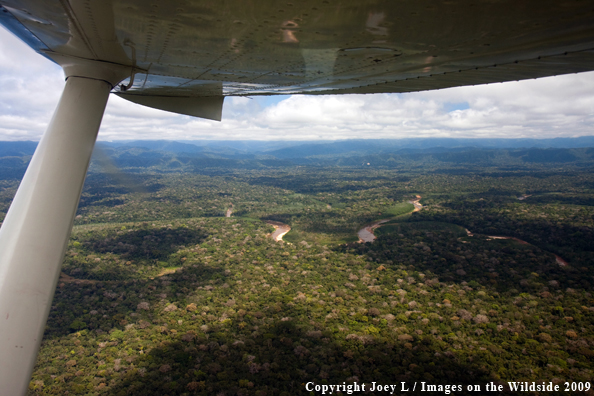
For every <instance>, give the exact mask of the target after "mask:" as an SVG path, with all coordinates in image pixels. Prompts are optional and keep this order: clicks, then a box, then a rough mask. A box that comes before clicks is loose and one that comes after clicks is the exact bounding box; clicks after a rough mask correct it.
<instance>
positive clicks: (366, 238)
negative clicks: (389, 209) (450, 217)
mask: <svg viewBox="0 0 594 396" xmlns="http://www.w3.org/2000/svg"><path fill="white" fill-rule="evenodd" d="M420 200H421V196H420V195H417V199H415V200H414V201H409V202H410V203H411V204H413V205H414V206H415V208H414V210H413V212H418V211H419V210H421V209H423V205H421V203H420V202H419V201H420ZM392 219H393V218H389V219H382V220H378V221H376V222H374V223H371V224H369V225H366V226H365V227H363V228H361V229H360V230H359V231H358V232H357V236H358V237H359V243H365V242H373V241H375V240H376V239H377V237H376V236H375V234H374V233H373V231H374V230H375V229H377V228H379V227H381V226H382V224H384V223H387V222H388V221H390V220H392Z"/></svg>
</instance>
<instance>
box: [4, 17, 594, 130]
mask: <svg viewBox="0 0 594 396" xmlns="http://www.w3.org/2000/svg"><path fill="white" fill-rule="evenodd" d="M63 86H64V77H63V75H62V72H61V70H60V68H59V67H58V66H56V65H55V64H53V63H51V62H50V61H48V60H47V59H45V58H43V57H42V56H40V55H38V54H36V53H35V52H34V51H32V50H31V49H30V48H29V47H27V46H26V45H25V44H23V43H22V42H20V41H19V40H18V39H17V38H16V37H14V36H13V35H12V34H11V33H9V32H8V31H6V30H5V29H4V28H2V27H0V140H39V138H40V137H41V135H42V134H43V132H44V130H45V128H46V126H47V124H48V122H49V120H50V119H51V116H52V113H53V110H54V108H55V106H56V104H57V103H58V100H59V97H60V94H61V91H62V88H63ZM587 135H594V73H592V72H590V73H580V74H572V75H566V76H558V77H549V78H543V79H538V80H527V81H521V82H509V83H499V84H490V85H481V86H475V87H459V88H450V89H444V90H439V91H428V92H418V93H409V94H378V95H342V96H273V97H261V96H257V97H253V98H226V100H225V107H224V109H223V121H222V122H216V121H209V120H203V119H197V118H192V117H188V116H181V115H176V114H171V113H166V112H163V111H159V110H154V109H149V108H145V107H142V106H139V105H136V104H133V103H129V102H127V101H125V100H123V99H121V98H119V97H116V96H115V95H112V97H111V98H110V100H109V103H108V105H107V109H106V112H105V116H104V118H103V124H102V126H101V130H100V133H99V140H118V139H122V140H123V139H125V140H128V139H179V140H195V139H215V140H224V139H228V140H317V139H322V140H334V139H352V138H408V137H459V138H461V137H488V138H496V137H502V138H526V137H533V138H552V137H574V136H587Z"/></svg>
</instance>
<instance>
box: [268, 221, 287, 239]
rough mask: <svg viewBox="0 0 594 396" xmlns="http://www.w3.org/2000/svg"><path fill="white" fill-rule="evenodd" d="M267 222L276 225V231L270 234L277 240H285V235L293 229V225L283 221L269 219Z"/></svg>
mask: <svg viewBox="0 0 594 396" xmlns="http://www.w3.org/2000/svg"><path fill="white" fill-rule="evenodd" d="M266 224H270V225H271V226H273V227H274V232H273V233H272V234H270V237H271V238H272V239H274V240H275V241H277V242H280V241H282V240H283V236H285V234H286V233H287V232H289V231H291V227H290V226H289V225H288V224H285V223H281V222H280V221H272V220H267V221H266Z"/></svg>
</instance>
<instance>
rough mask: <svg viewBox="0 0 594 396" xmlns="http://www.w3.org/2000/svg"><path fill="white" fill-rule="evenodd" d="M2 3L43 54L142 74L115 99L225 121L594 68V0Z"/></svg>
mask: <svg viewBox="0 0 594 396" xmlns="http://www.w3.org/2000/svg"><path fill="white" fill-rule="evenodd" d="M2 6H3V7H2V9H1V12H0V14H2V19H0V22H1V23H3V24H4V25H5V26H6V27H8V28H9V29H11V30H12V31H13V32H14V33H15V34H16V35H17V36H19V37H21V38H22V39H23V40H24V41H25V42H27V44H29V45H30V46H32V47H33V48H34V49H35V50H37V51H38V52H39V53H41V54H42V55H44V56H46V57H48V58H51V59H54V60H56V61H57V62H58V63H61V62H62V58H63V57H75V58H83V59H88V60H95V61H101V62H108V63H113V64H118V65H124V66H128V67H131V68H132V71H131V74H134V79H133V81H130V80H128V82H127V84H126V85H127V86H126V87H125V88H123V89H122V88H116V89H115V90H114V92H115V93H116V94H118V95H120V96H121V97H123V98H125V99H128V100H131V101H133V102H136V103H140V104H144V105H147V106H150V107H156V108H161V109H165V110H169V111H173V112H179V113H182V114H191V115H196V116H201V117H205V118H213V119H220V107H222V97H224V96H245V95H250V96H252V95H275V94H312V95H318V94H348V93H382V92H414V91H423V90H430V89H440V88H447V87H454V86H461V85H475V84H485V83H493V82H502V81H511V80H522V79H529V78H538V77H544V76H552V75H557V74H565V73H576V72H582V71H588V70H593V69H594V52H593V50H594V11H593V10H592V5H591V3H590V2H588V1H550V0H549V1H534V0H528V1H515V0H494V1H478V2H477V1H475V0H450V1H442V2H435V1H428V0H425V1H394V0H373V1H361V0H341V1H336V0H334V1H332V0H324V1H318V0H316V1H299V2H287V1H270V0H269V1H258V2H253V1H239V0H231V1H220V0H218V1H208V0H207V1H191V0H185V1H149V2H147V1H145V0H70V1H66V0H61V1H40V0H5V1H3V2H2ZM58 57H60V59H58ZM198 97H209V98H215V97H216V98H219V99H218V100H217V101H214V102H213V101H211V102H210V103H211V106H210V108H209V109H207V110H206V111H203V112H202V113H200V112H196V111H192V109H200V108H201V105H200V104H201V103H202V102H201V101H200V100H198V99H196V98H198ZM172 98H176V99H172ZM217 108H219V110H218V111H217Z"/></svg>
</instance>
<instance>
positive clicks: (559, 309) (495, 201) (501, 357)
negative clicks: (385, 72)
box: [0, 149, 594, 395]
mask: <svg viewBox="0 0 594 396" xmlns="http://www.w3.org/2000/svg"><path fill="white" fill-rule="evenodd" d="M582 151H584V152H585V151H587V150H585V149H584V150H582ZM495 154H496V155H495ZM495 154H494V158H497V159H498V160H501V161H504V158H516V157H513V156H510V155H509V153H499V154H498V153H495ZM526 155H528V154H526ZM447 158H450V157H447ZM535 158H536V157H535ZM538 158H540V157H538ZM538 158H537V159H538ZM535 161H536V160H535ZM512 162H513V161H512ZM404 163H405V165H406V164H408V165H410V166H403V168H401V169H397V170H395V169H389V168H385V169H369V168H365V167H311V168H309V167H292V166H287V167H285V168H275V169H247V170H246V169H243V170H242V169H237V168H223V167H221V168H216V167H213V168H210V169H209V171H208V172H204V173H205V174H197V173H195V172H188V173H175V172H173V173H169V172H165V171H163V170H161V171H157V170H158V169H157V170H156V169H155V168H151V169H148V170H146V169H145V170H144V171H142V172H140V171H138V169H136V168H135V172H136V173H132V172H130V169H127V171H128V172H129V173H127V174H126V175H124V176H121V177H112V176H109V175H106V174H102V173H93V174H92V175H90V177H89V178H88V180H87V184H86V186H85V189H84V192H83V199H82V201H81V205H80V208H79V211H78V213H77V217H76V220H75V227H74V230H73V233H72V238H71V241H70V244H69V246H68V249H67V252H66V258H65V262H64V267H63V271H64V276H63V277H62V278H61V280H60V282H59V284H58V288H57V290H56V295H55V299H54V302H53V306H52V310H51V313H50V318H49V320H48V324H47V331H46V334H45V338H44V341H43V344H42V349H41V353H40V355H39V359H38V363H37V366H36V368H35V372H34V375H33V379H32V381H31V385H30V394H31V395H63V394H66V392H68V394H88V395H176V394H180V395H194V394H197V395H217V394H225V395H235V394H236V395H294V394H302V393H305V391H304V388H303V385H302V384H303V383H306V382H309V381H314V382H316V383H319V384H342V383H343V381H346V382H347V383H350V382H354V381H357V382H359V383H361V382H366V383H370V382H372V381H375V382H377V383H385V384H395V383H399V382H400V381H407V382H410V381H425V382H427V383H433V384H485V383H486V382H491V381H492V382H495V383H502V384H503V383H505V381H540V380H544V381H547V382H549V381H554V382H556V383H563V382H564V381H566V380H567V381H590V379H591V378H592V376H593V374H594V363H593V360H592V358H593V356H594V353H593V352H592V350H593V348H594V298H593V296H592V288H593V287H594V245H593V244H594V206H592V202H594V173H592V169H591V168H588V167H585V166H583V164H581V165H579V166H577V165H576V166H570V165H567V164H561V165H560V166H558V167H556V168H552V167H550V166H548V167H547V168H544V167H542V165H541V164H540V163H536V162H535V164H534V165H531V166H526V167H522V169H519V168H518V167H517V166H515V165H514V166H508V165H509V163H507V165H505V164H504V165H505V166H504V165H501V166H498V167H494V166H492V164H491V165H489V166H488V167H479V166H478V165H476V166H473V167H472V168H470V167H467V166H464V167H462V166H459V164H453V165H451V166H445V165H443V164H440V165H439V166H438V165H436V163H435V162H434V161H433V162H423V163H421V164H420V165H419V162H413V163H412V165H411V163H406V162H404ZM206 173H208V174H206ZM123 180H126V182H125V183H124V182H123ZM2 183H3V184H2V185H1V186H0V187H1V189H0V205H2V206H1V208H2V209H4V210H5V209H6V208H7V206H8V204H9V202H10V199H11V194H13V193H14V190H15V188H16V184H17V182H16V181H10V180H5V181H2ZM417 194H418V195H420V196H422V200H421V203H422V204H423V205H424V206H423V209H422V210H421V211H419V212H414V213H412V214H410V215H404V214H407V213H410V212H411V211H412V209H413V205H412V204H410V203H409V202H410V201H411V200H413V199H416V195H417ZM526 196H528V197H526ZM518 198H523V199H522V200H520V199H518ZM230 207H232V209H233V215H232V216H231V217H230V218H226V217H224V215H225V212H226V211H227V209H228V208H230ZM392 218H393V220H392V221H390V222H387V223H385V224H383V225H382V226H381V227H380V228H378V229H377V230H376V231H375V234H376V236H377V237H378V238H377V240H376V241H374V242H373V243H362V244H361V243H358V242H356V241H357V235H356V234H357V231H358V230H359V229H360V228H362V227H363V226H365V225H368V224H370V223H372V222H374V221H377V220H379V219H392ZM265 220H274V221H280V222H283V223H287V224H289V225H290V226H291V227H292V230H291V231H290V232H289V234H287V235H286V236H285V238H284V240H285V241H286V242H284V243H282V242H274V241H273V240H272V239H271V238H270V237H269V234H270V233H271V232H272V227H271V226H269V225H268V224H266V223H265V222H264V221H265ZM466 230H468V231H469V232H470V233H472V234H473V235H469V234H468V233H467V231H466ZM492 236H506V237H516V238H518V239H520V240H522V241H526V242H528V244H526V243H522V242H520V241H516V240H510V239H493V238H491V237H492ZM554 254H557V255H559V256H560V257H561V258H563V259H564V260H566V261H567V262H568V265H565V266H562V265H560V264H559V262H558V261H557V260H556V257H555V256H554ZM473 394H474V393H473Z"/></svg>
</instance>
